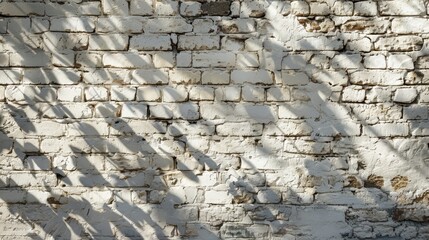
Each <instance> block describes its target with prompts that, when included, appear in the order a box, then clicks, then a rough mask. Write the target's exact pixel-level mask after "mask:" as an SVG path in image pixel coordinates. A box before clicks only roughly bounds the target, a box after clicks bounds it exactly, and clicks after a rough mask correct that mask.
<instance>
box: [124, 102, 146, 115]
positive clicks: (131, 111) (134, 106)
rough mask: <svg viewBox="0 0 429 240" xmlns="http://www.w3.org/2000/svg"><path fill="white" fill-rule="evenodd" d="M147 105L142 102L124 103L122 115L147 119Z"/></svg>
mask: <svg viewBox="0 0 429 240" xmlns="http://www.w3.org/2000/svg"><path fill="white" fill-rule="evenodd" d="M147 109H148V107H147V105H146V104H141V103H124V105H122V110H121V117H123V118H132V119H146V118H147V117H148V115H147V114H148V113H147Z"/></svg>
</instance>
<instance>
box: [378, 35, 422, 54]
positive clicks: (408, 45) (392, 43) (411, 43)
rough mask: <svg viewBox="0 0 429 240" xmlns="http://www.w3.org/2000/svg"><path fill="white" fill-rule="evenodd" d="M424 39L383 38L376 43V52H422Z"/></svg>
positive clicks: (411, 37)
mask: <svg viewBox="0 0 429 240" xmlns="http://www.w3.org/2000/svg"><path fill="white" fill-rule="evenodd" d="M422 45H423V39H422V38H420V37H419V36H395V37H381V38H379V39H378V40H377V41H376V42H375V43H374V48H375V50H387V51H412V50H420V49H421V46H422Z"/></svg>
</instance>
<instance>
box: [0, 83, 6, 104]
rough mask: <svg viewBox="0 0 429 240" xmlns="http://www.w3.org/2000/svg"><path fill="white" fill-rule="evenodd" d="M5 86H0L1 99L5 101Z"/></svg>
mask: <svg viewBox="0 0 429 240" xmlns="http://www.w3.org/2000/svg"><path fill="white" fill-rule="evenodd" d="M5 90H6V89H5V87H4V86H0V101H1V102H3V101H4V100H5Z"/></svg>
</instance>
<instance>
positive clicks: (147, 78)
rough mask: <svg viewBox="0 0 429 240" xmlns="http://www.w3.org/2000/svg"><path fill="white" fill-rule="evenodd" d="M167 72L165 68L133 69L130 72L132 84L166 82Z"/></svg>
mask: <svg viewBox="0 0 429 240" xmlns="http://www.w3.org/2000/svg"><path fill="white" fill-rule="evenodd" d="M168 76H169V73H168V71H166V70H142V69H139V70H134V71H132V72H131V78H132V80H131V83H132V84H144V85H145V84H167V83H168Z"/></svg>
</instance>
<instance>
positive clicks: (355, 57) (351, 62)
mask: <svg viewBox="0 0 429 240" xmlns="http://www.w3.org/2000/svg"><path fill="white" fill-rule="evenodd" d="M361 61H362V56H361V55H360V54H341V55H336V56H335V57H334V58H333V59H332V61H331V66H332V68H343V69H356V68H362V64H361Z"/></svg>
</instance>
